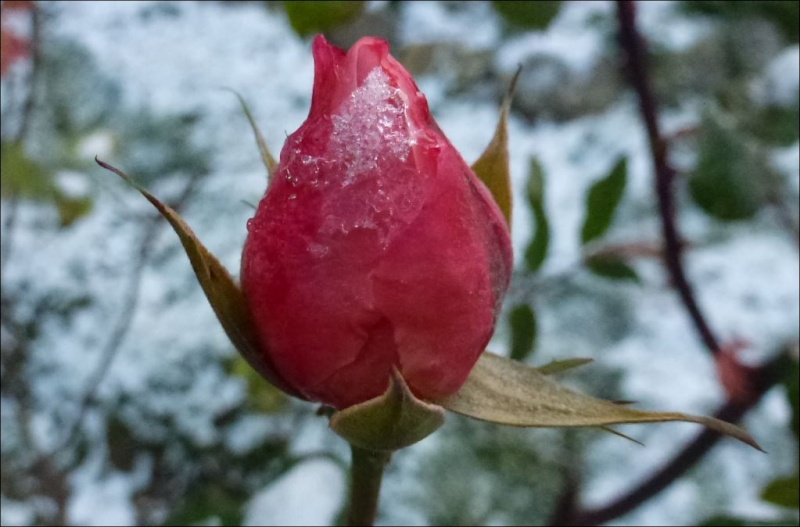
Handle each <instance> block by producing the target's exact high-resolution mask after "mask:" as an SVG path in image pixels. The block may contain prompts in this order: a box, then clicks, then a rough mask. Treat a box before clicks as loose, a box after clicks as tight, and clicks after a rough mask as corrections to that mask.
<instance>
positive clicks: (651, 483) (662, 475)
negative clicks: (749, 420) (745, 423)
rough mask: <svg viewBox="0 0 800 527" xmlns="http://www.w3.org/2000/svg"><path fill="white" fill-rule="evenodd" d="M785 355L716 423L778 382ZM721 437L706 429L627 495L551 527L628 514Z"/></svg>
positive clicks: (732, 417)
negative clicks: (753, 389)
mask: <svg viewBox="0 0 800 527" xmlns="http://www.w3.org/2000/svg"><path fill="white" fill-rule="evenodd" d="M786 355H787V353H786V351H784V352H783V353H781V354H780V355H778V357H777V358H775V359H773V360H772V361H771V362H768V363H767V364H765V365H763V366H761V367H760V368H758V369H757V370H756V373H755V375H754V379H753V380H754V384H755V391H754V393H753V394H752V397H751V398H750V399H748V400H746V401H741V400H736V399H731V398H729V399H728V400H727V401H726V402H725V403H724V404H723V405H722V406H721V407H720V408H719V409H718V410H717V412H716V413H715V414H714V417H716V418H717V419H722V420H723V421H728V422H731V423H735V422H737V421H738V420H739V419H741V418H742V416H744V414H745V413H747V411H748V410H750V409H751V408H752V407H753V406H755V405H756V403H758V401H759V400H760V399H761V397H762V396H763V395H764V394H765V393H766V392H767V391H768V390H769V389H770V388H772V386H774V385H775V383H776V382H777V381H778V379H779V373H780V369H781V367H782V365H783V364H784V362H785V361H786V360H787V358H786ZM722 438H723V436H721V435H720V434H718V433H717V432H714V431H712V430H709V429H705V430H703V431H702V432H700V433H699V434H698V435H697V436H696V437H695V438H694V440H692V441H691V442H690V443H689V444H687V445H686V446H685V447H684V448H683V449H682V450H681V451H680V452H679V453H678V454H677V455H676V456H675V457H673V458H672V459H671V460H669V461H668V462H667V463H665V464H664V465H663V466H662V467H661V469H659V470H658V471H657V472H655V473H654V474H652V475H651V476H649V477H648V478H647V479H645V480H644V481H642V482H641V483H639V484H638V485H637V486H635V487H634V488H633V489H631V490H630V491H629V492H627V493H625V494H623V495H622V496H620V497H618V498H617V499H615V500H613V501H612V502H611V503H608V504H607V505H604V506H602V507H598V508H595V509H586V510H574V509H573V510H572V511H568V512H564V511H561V514H560V515H559V516H558V517H556V518H554V524H555V525H599V524H603V523H606V522H609V521H611V520H614V519H616V518H619V517H620V516H622V515H624V514H627V513H629V512H631V511H632V510H634V509H636V508H637V507H639V506H640V505H642V504H643V503H644V502H645V501H647V500H649V499H650V498H652V497H653V496H656V495H658V494H659V493H660V492H661V491H663V490H664V489H665V488H667V487H668V486H669V485H671V484H672V482H674V481H675V480H677V479H678V478H680V477H681V476H683V475H684V474H686V473H687V472H688V471H689V470H690V469H691V468H692V467H693V466H695V465H696V464H697V463H698V462H699V461H700V460H702V459H703V457H704V456H705V455H706V454H707V453H708V452H709V451H710V450H711V449H712V448H713V447H714V446H716V444H717V443H718V442H719V440H720V439H722Z"/></svg>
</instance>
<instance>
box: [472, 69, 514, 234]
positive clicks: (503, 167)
mask: <svg viewBox="0 0 800 527" xmlns="http://www.w3.org/2000/svg"><path fill="white" fill-rule="evenodd" d="M521 71H522V69H518V70H517V73H516V74H515V75H514V78H513V79H512V80H511V86H510V87H509V88H508V92H507V93H506V96H505V99H504V100H503V106H502V107H501V109H500V120H499V121H498V122H497V128H496V129H495V132H494V137H492V140H491V142H490V143H489V146H487V147H486V150H484V151H483V153H482V154H481V156H480V157H479V158H478V160H477V161H475V163H473V164H472V171H473V172H475V175H477V176H478V178H479V179H480V180H481V181H483V183H484V184H485V185H486V187H487V188H488V189H489V191H490V192H491V193H492V197H493V198H494V201H495V202H496V203H497V205H498V206H499V207H500V210H501V211H502V212H503V216H504V217H505V219H506V223H508V229H509V230H511V210H512V205H513V204H512V200H511V170H510V168H509V161H508V113H509V111H510V110H511V97H512V96H513V94H514V88H515V87H516V84H517V79H519V74H520V72H521Z"/></svg>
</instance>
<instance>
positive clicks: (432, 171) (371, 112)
mask: <svg viewBox="0 0 800 527" xmlns="http://www.w3.org/2000/svg"><path fill="white" fill-rule="evenodd" d="M313 51H314V60H315V78H314V90H313V96H312V101H311V110H310V112H309V115H308V118H307V119H306V121H305V122H304V123H303V124H302V125H301V126H300V128H299V129H298V130H297V131H296V132H294V133H293V134H292V135H290V136H289V137H288V139H287V140H286V143H285V145H284V147H283V150H282V152H281V156H280V162H279V165H278V167H277V170H276V172H275V175H274V177H273V179H272V181H271V183H270V185H269V188H268V189H267V192H266V194H265V196H264V197H263V199H262V200H261V202H260V204H259V206H258V209H257V211H256V214H255V216H254V217H253V218H252V219H251V220H250V221H249V222H248V237H247V241H246V243H245V247H244V252H243V256H242V269H241V281H242V291H243V293H244V296H245V301H246V304H247V306H248V308H249V311H250V314H251V316H252V319H253V321H254V324H255V330H256V334H257V336H258V339H259V340H260V344H261V346H260V347H261V349H262V352H263V353H266V354H268V355H269V361H270V363H271V364H272V365H273V367H274V368H275V370H276V373H278V374H279V375H280V377H281V378H282V379H283V380H285V381H286V383H288V384H289V385H290V386H291V387H292V388H293V389H294V390H296V391H297V392H299V393H300V394H302V395H303V396H305V397H306V398H308V399H310V400H315V401H319V402H322V403H324V404H327V405H330V406H333V407H335V408H339V409H342V408H346V407H349V406H351V405H353V404H356V403H360V402H363V401H366V400H368V399H371V398H374V397H376V396H379V395H381V394H382V393H383V392H384V391H385V390H386V389H387V387H388V386H389V382H390V381H389V380H390V377H391V375H392V371H393V369H394V368H396V369H397V371H399V373H400V374H401V375H402V377H403V378H404V380H405V381H406V383H407V384H408V386H409V387H410V389H411V390H412V392H413V393H414V394H415V395H416V396H417V397H419V398H422V399H427V400H435V399H440V398H442V397H446V396H448V395H451V394H453V393H455V392H456V391H457V390H458V389H459V388H460V387H461V386H462V384H463V383H464V382H465V381H466V379H467V376H468V375H469V373H470V370H471V369H472V367H473V365H474V364H475V362H476V361H477V360H478V357H479V356H480V354H481V353H482V352H483V350H484V347H485V346H486V344H487V343H488V341H489V338H490V337H491V335H492V331H493V329H494V325H495V321H496V318H497V314H498V310H499V309H500V305H501V302H502V298H503V295H504V293H505V291H506V289H507V287H508V283H509V278H510V274H511V268H512V252H511V241H510V237H509V232H508V226H507V224H506V222H505V219H504V218H503V215H502V213H501V211H500V209H499V208H498V206H497V205H496V204H495V202H494V200H493V199H492V196H491V194H490V193H489V191H488V190H487V189H486V187H485V186H484V185H483V183H481V182H480V181H479V180H478V178H477V177H476V175H475V174H474V173H473V171H472V170H471V169H470V168H469V166H468V165H467V163H466V162H465V161H464V160H463V159H462V157H461V155H460V154H459V153H458V152H457V151H456V149H455V148H454V147H453V145H452V144H451V143H450V141H448V140H447V138H446V137H445V136H444V134H443V133H442V131H441V130H440V129H439V127H438V125H437V124H436V122H435V121H434V119H433V117H432V116H431V114H430V111H429V109H428V104H427V101H426V99H425V97H424V95H422V93H420V91H419V89H418V88H417V85H416V84H415V82H414V80H413V79H412V78H411V75H410V74H409V73H408V72H407V71H406V70H405V68H403V66H402V65H401V64H400V63H399V62H397V60H395V59H394V58H393V57H392V56H391V55H390V54H389V46H388V44H387V43H386V42H385V41H384V40H381V39H378V38H373V37H365V38H362V39H361V40H359V41H358V42H357V43H356V44H355V45H354V46H353V47H352V48H351V49H350V50H349V51H348V52H344V51H343V50H341V49H339V48H337V47H335V46H333V45H331V44H329V43H328V42H327V41H326V40H325V38H324V37H322V36H318V37H316V39H315V40H314V44H313Z"/></svg>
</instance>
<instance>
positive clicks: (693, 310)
mask: <svg viewBox="0 0 800 527" xmlns="http://www.w3.org/2000/svg"><path fill="white" fill-rule="evenodd" d="M617 8H618V9H617V15H618V18H619V25H620V43H621V45H622V48H623V49H624V50H625V52H626V54H627V59H628V64H627V66H628V72H629V75H630V79H631V83H632V84H633V86H634V88H635V90H636V93H637V95H638V98H639V110H640V112H641V115H642V118H643V119H644V122H645V126H646V128H647V135H648V138H649V141H650V149H651V154H652V158H653V165H654V168H655V175H656V192H657V194H658V202H659V212H660V215H661V221H662V228H663V235H664V245H665V251H664V255H663V257H664V261H665V264H666V267H667V269H668V270H669V273H670V276H671V277H672V280H673V282H674V285H675V287H676V289H677V290H678V293H679V294H680V297H681V300H682V301H683V303H684V305H685V307H686V310H687V311H688V312H689V315H690V316H691V318H692V321H693V322H694V325H695V327H696V328H697V331H698V333H700V336H701V337H702V339H703V342H704V343H705V345H706V347H707V348H708V350H709V351H710V352H711V353H712V354H714V355H715V356H718V355H717V354H719V353H720V352H721V351H722V350H721V348H720V345H719V343H718V341H717V340H716V338H715V337H714V334H713V333H712V332H711V329H710V327H709V325H708V323H707V322H706V320H705V318H704V317H703V314H702V312H701V311H700V308H699V306H698V305H697V302H696V300H695V298H694V293H693V291H692V288H691V285H690V284H689V281H688V280H687V279H686V275H685V273H684V270H683V264H682V254H681V252H682V251H681V242H680V236H679V233H678V229H677V226H676V220H675V198H674V196H673V192H672V191H673V176H674V172H673V170H672V169H671V168H670V167H669V164H668V162H667V149H666V141H665V140H664V138H663V137H662V136H661V135H660V132H659V128H658V121H657V115H658V114H657V110H656V102H655V98H654V96H653V92H652V89H651V87H650V82H649V77H648V75H647V69H646V67H645V55H646V47H645V43H644V41H643V40H642V37H641V36H640V35H639V33H638V31H637V30H636V22H635V4H634V3H633V2H631V1H623V0H618V1H617ZM786 356H787V352H786V351H784V352H782V353H780V354H779V355H778V357H777V358H775V359H773V360H772V361H771V362H769V363H767V364H764V365H763V366H761V367H759V368H753V369H752V370H751V373H750V375H749V381H751V384H750V386H751V387H752V389H751V390H749V391H748V394H747V395H748V396H747V397H746V398H742V397H739V398H737V397H734V396H733V395H729V397H728V400H727V401H726V402H725V403H724V404H723V405H722V406H721V407H720V408H719V409H718V411H717V412H716V413H715V417H717V418H718V419H722V420H724V421H729V422H733V423H735V422H737V421H738V420H739V419H741V418H742V416H743V415H744V414H745V413H746V412H747V411H748V410H749V409H750V408H752V407H753V406H755V405H756V404H757V403H758V401H759V400H760V399H761V397H762V396H763V395H764V394H765V393H766V392H767V391H768V390H769V389H770V388H771V387H772V386H773V385H775V383H776V382H777V380H778V378H779V372H780V369H781V365H782V364H783V362H784V361H785V360H786ZM720 439H722V436H721V435H720V434H718V433H716V432H713V431H711V430H707V429H706V430H704V431H702V432H701V433H699V434H698V435H697V436H696V437H695V439H694V440H692V441H691V442H690V443H688V444H687V445H686V446H685V447H684V448H683V449H682V450H681V451H680V452H679V453H678V454H677V455H676V456H675V457H673V458H672V459H671V460H669V461H667V462H666V463H665V464H664V465H663V466H662V468H661V469H659V470H658V471H656V472H655V473H654V474H652V475H650V476H649V477H648V478H647V479H645V480H644V481H642V482H640V483H639V484H638V485H636V486H635V487H634V488H633V489H631V490H630V491H629V492H627V493H625V494H623V495H621V496H620V497H618V498H617V499H615V500H613V501H611V502H610V503H608V504H606V505H604V506H602V507H597V508H594V509H585V510H581V509H580V507H579V506H578V505H577V502H578V499H577V496H576V495H577V483H576V482H572V484H570V483H569V482H568V487H572V488H570V489H567V490H566V491H565V494H564V497H565V499H564V500H562V502H563V503H562V506H561V507H559V508H558V510H556V511H555V513H554V515H553V517H552V518H551V523H552V524H553V525H598V524H602V523H606V522H609V521H611V520H614V519H616V518H618V517H620V516H622V515H624V514H627V513H629V512H631V511H633V510H634V509H636V508H637V507H639V506H640V505H642V504H643V503H644V502H645V501H647V500H648V499H650V498H652V497H653V496H656V495H657V494H658V493H660V492H661V491H663V490H664V489H665V488H667V487H668V486H669V485H670V484H672V483H673V482H674V481H675V480H677V479H678V478H680V477H681V476H683V475H684V474H686V473H687V472H688V471H689V470H690V469H691V468H692V467H693V466H695V465H696V464H697V463H698V462H699V461H700V460H702V459H703V457H704V456H705V455H706V454H707V453H708V452H709V451H710V450H711V449H712V448H713V447H714V446H715V445H716V444H717V442H718V441H719V440H720ZM565 504H566V505H567V506H566V507H565V506H564V505H565Z"/></svg>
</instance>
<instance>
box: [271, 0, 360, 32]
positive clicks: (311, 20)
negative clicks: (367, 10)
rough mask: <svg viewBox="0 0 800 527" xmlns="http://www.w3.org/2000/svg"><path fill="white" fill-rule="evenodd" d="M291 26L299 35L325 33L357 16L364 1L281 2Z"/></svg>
mask: <svg viewBox="0 0 800 527" xmlns="http://www.w3.org/2000/svg"><path fill="white" fill-rule="evenodd" d="M283 8H284V10H285V11H286V15H287V16H288V17H289V23H290V24H291V25H292V28H293V29H294V30H295V31H296V32H297V34H298V35H300V36H301V37H305V36H308V35H312V34H314V33H325V32H328V31H330V30H331V29H335V28H337V27H338V26H341V25H343V24H346V23H348V22H351V21H353V20H355V19H356V18H358V16H359V15H360V14H361V13H362V11H364V2H358V1H354V2H347V1H330V2H328V1H292V2H283Z"/></svg>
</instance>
